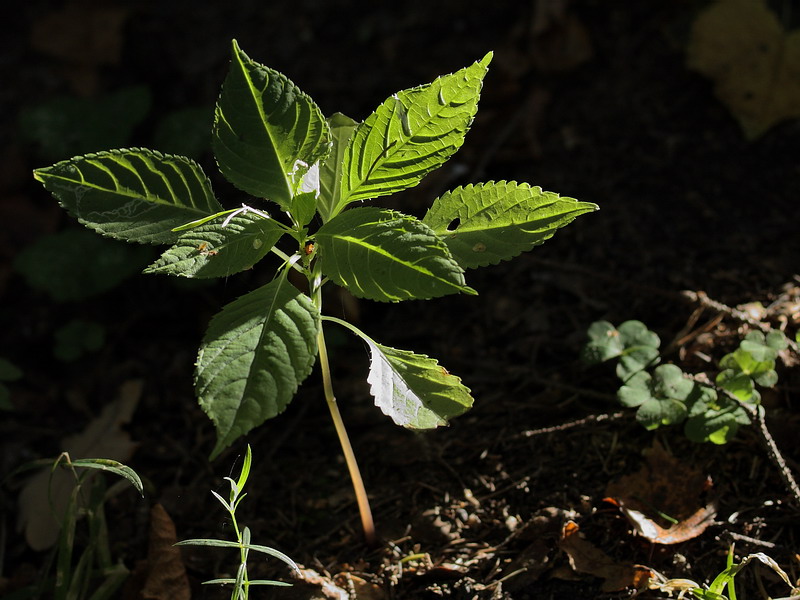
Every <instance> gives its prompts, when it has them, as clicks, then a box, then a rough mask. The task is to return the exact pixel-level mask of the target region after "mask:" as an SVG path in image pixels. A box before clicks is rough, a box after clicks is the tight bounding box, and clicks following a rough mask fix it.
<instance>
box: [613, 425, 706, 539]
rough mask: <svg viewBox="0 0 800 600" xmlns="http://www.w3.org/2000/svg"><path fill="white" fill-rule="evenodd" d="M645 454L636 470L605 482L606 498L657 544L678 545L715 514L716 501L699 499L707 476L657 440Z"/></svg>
mask: <svg viewBox="0 0 800 600" xmlns="http://www.w3.org/2000/svg"><path fill="white" fill-rule="evenodd" d="M645 454H646V459H647V460H646V462H645V464H643V465H642V467H641V468H640V469H639V470H638V471H637V472H636V473H633V474H632V475H625V476H623V477H620V478H619V479H618V480H616V481H613V482H611V483H610V484H608V486H607V487H606V495H607V496H608V498H607V500H608V501H610V502H612V503H614V504H616V505H618V506H619V507H620V509H621V510H622V512H623V514H624V515H625V516H626V517H627V518H628V520H629V521H630V522H631V524H632V525H633V526H634V528H635V529H636V531H637V532H638V533H639V534H640V535H642V536H643V537H645V538H647V539H648V540H650V541H651V542H654V543H656V544H677V543H679V542H683V541H686V540H689V539H692V538H694V537H697V536H698V535H700V534H701V533H703V531H705V529H706V528H707V527H708V526H709V525H710V524H711V522H712V521H713V518H714V516H715V515H716V514H717V511H716V503H715V502H713V501H712V502H707V503H705V505H703V502H702V496H703V495H704V494H705V493H706V492H707V491H708V489H709V488H710V480H709V478H708V477H706V476H705V475H703V474H702V473H701V472H700V471H699V470H697V469H693V468H691V467H687V466H686V465H684V464H683V463H681V462H680V461H679V460H677V459H676V458H675V457H673V456H672V455H670V454H669V453H668V452H667V451H666V450H665V449H664V447H663V446H661V444H659V443H658V441H657V440H656V441H654V442H653V447H652V448H651V449H650V450H648V451H647V452H646V453H645ZM698 506H700V508H698ZM660 515H667V516H668V517H670V518H671V519H674V520H677V522H670V521H669V520H667V519H664V518H663V517H661V516H660Z"/></svg>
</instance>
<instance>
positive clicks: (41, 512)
mask: <svg viewBox="0 0 800 600" xmlns="http://www.w3.org/2000/svg"><path fill="white" fill-rule="evenodd" d="M141 394H142V382H141V381H140V380H131V381H127V382H125V383H123V384H122V386H121V387H120V393H119V397H118V398H117V399H116V400H115V401H113V402H111V403H109V404H107V405H106V406H105V408H104V409H103V411H102V412H101V413H100V416H99V417H97V418H96V419H94V420H93V421H92V422H91V423H89V425H88V426H87V427H86V429H84V431H83V432H82V433H80V434H78V435H72V436H68V437H66V438H64V439H63V440H62V441H61V447H62V448H63V449H64V451H65V452H68V453H69V456H70V458H72V459H73V460H75V459H78V458H108V459H112V460H117V461H120V462H125V461H126V460H128V459H129V458H130V457H131V456H132V455H133V451H134V449H135V448H136V444H135V443H134V442H132V441H131V439H130V436H129V435H128V434H127V433H126V432H125V431H123V430H122V429H121V426H122V425H123V424H125V423H128V422H129V421H130V420H131V416H133V411H134V409H135V408H136V405H137V403H138V402H139V397H140V396H141ZM94 475H96V473H92V475H90V476H94ZM74 488H75V478H74V477H73V475H72V474H71V473H68V472H67V471H66V470H64V469H57V470H56V471H55V472H54V473H52V477H51V473H50V468H47V469H43V470H42V471H40V472H39V473H37V474H36V475H34V476H32V477H31V478H30V479H29V480H28V482H27V483H26V484H25V486H24V487H23V488H22V490H21V491H20V494H19V519H18V522H17V527H18V529H20V530H24V532H25V540H26V541H27V542H28V545H29V546H30V547H31V548H33V549H34V550H46V549H47V548H50V547H51V546H52V545H53V544H55V543H56V540H57V539H58V532H59V525H58V522H57V521H56V519H55V518H54V517H53V512H55V513H56V514H58V515H63V514H64V510H65V509H66V506H67V504H68V503H69V497H70V495H71V494H72V490H73V489H74ZM48 491H49V496H50V498H51V499H52V503H53V504H52V508H51V506H50V503H49V502H48Z"/></svg>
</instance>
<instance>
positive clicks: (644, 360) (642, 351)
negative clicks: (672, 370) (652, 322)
mask: <svg viewBox="0 0 800 600" xmlns="http://www.w3.org/2000/svg"><path fill="white" fill-rule="evenodd" d="M587 333H588V335H589V341H588V342H587V343H586V345H585V346H584V347H583V350H582V352H581V358H582V359H583V361H584V362H585V363H587V364H589V365H595V364H598V363H601V362H605V361H607V360H612V359H615V358H616V359H619V362H618V363H617V375H618V376H619V378H620V379H622V380H623V381H627V380H628V379H629V378H630V377H632V376H633V375H634V374H636V373H638V372H639V371H643V370H644V369H646V368H647V367H650V366H654V365H656V364H658V362H659V361H660V360H661V356H660V354H659V352H658V347H659V346H660V345H661V340H660V339H659V337H658V335H657V334H656V333H655V332H653V331H650V330H649V329H648V328H647V326H646V325H645V324H644V323H642V322H641V321H634V320H631V321H625V322H624V323H622V324H621V325H620V326H619V327H614V325H612V324H611V323H609V322H608V321H595V322H594V323H592V324H591V326H590V327H589V330H588V332H587Z"/></svg>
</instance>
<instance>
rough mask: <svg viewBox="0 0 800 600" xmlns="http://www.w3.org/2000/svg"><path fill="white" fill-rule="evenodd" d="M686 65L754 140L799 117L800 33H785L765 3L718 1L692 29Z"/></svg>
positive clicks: (702, 14) (745, 0) (758, 1)
mask: <svg viewBox="0 0 800 600" xmlns="http://www.w3.org/2000/svg"><path fill="white" fill-rule="evenodd" d="M687 65H688V67H689V68H690V69H694V70H696V71H699V72H700V73H702V74H703V75H705V76H706V77H708V78H709V79H711V80H712V81H713V82H714V91H715V93H716V95H717V97H718V98H719V99H720V101H721V102H722V103H723V104H725V105H726V106H727V107H728V109H729V110H730V111H731V113H732V114H733V116H734V117H735V118H736V120H737V121H738V122H739V125H740V126H741V127H742V130H743V131H744V134H745V136H746V137H747V138H748V139H750V140H752V139H755V138H757V137H759V136H760V135H762V134H763V133H765V132H766V131H767V130H768V129H770V128H771V127H772V126H774V125H776V124H777V123H779V122H781V121H783V120H786V119H791V118H796V117H800V30H794V31H791V32H787V31H786V30H785V29H784V28H783V26H782V25H781V24H780V22H779V21H778V19H777V17H776V16H775V14H774V13H773V12H772V11H771V10H770V9H769V8H768V7H767V4H766V2H764V0H718V1H717V2H715V3H714V4H712V5H711V6H710V7H709V8H707V9H706V10H704V11H703V12H702V13H700V15H699V16H698V17H697V19H696V20H695V22H694V24H693V26H692V33H691V38H690V41H689V47H688V57H687Z"/></svg>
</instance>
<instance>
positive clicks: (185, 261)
mask: <svg viewBox="0 0 800 600" xmlns="http://www.w3.org/2000/svg"><path fill="white" fill-rule="evenodd" d="M283 232H284V229H283V227H281V225H279V224H278V223H277V222H276V221H274V220H273V219H265V218H264V217H262V216H261V215H259V214H257V213H254V212H241V213H240V214H238V215H235V216H233V217H230V216H218V217H216V218H214V219H212V220H211V221H208V222H206V223H204V224H202V225H199V226H197V227H194V228H192V229H188V230H186V231H184V232H182V233H181V234H180V237H178V240H177V241H176V242H175V245H174V246H172V247H171V248H169V249H168V250H166V251H165V252H164V253H163V254H162V255H161V257H160V258H159V259H158V260H157V261H155V262H154V263H153V264H151V265H150V266H149V267H147V268H146V269H145V270H144V272H145V273H162V274H166V275H178V276H181V277H198V278H204V277H227V276H229V275H233V274H234V273H238V272H239V271H243V270H245V269H249V268H251V267H252V266H253V265H254V264H256V263H257V262H258V261H260V260H261V259H262V258H264V256H265V255H266V254H267V253H268V252H269V251H270V249H271V248H272V247H273V246H274V245H275V244H276V243H277V241H278V240H279V239H280V237H281V235H283Z"/></svg>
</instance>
